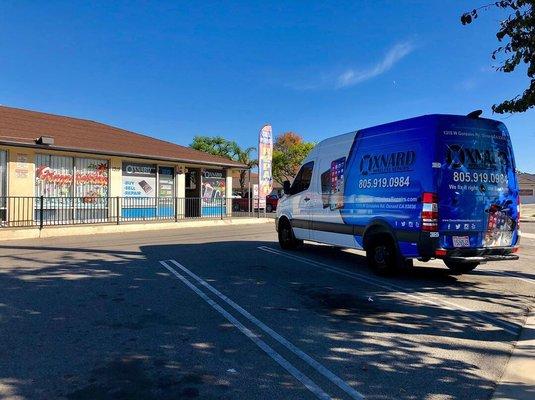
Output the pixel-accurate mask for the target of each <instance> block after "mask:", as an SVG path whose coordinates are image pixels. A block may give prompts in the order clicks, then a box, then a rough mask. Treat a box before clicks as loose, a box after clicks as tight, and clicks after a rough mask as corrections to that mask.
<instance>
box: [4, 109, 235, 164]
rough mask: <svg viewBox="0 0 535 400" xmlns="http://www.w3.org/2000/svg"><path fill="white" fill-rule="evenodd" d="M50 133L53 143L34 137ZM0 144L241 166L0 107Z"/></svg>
mask: <svg viewBox="0 0 535 400" xmlns="http://www.w3.org/2000/svg"><path fill="white" fill-rule="evenodd" d="M41 136H51V137H53V138H54V144H53V145H50V146H43V145H38V144H36V142H35V140H36V139H37V138H39V137H41ZM0 144H5V145H21V146H29V147H34V148H46V149H49V150H65V151H77V152H84V153H92V154H105V155H117V156H124V157H135V158H147V159H155V160H165V161H173V162H187V163H193V164H207V165H218V166H225V167H236V168H245V165H243V164H241V163H238V162H235V161H232V160H229V159H227V158H224V157H219V156H213V155H211V154H208V153H204V152H202V151H197V150H193V149H191V148H189V147H185V146H180V145H177V144H174V143H171V142H166V141H164V140H160V139H155V138H152V137H149V136H145V135H141V134H139V133H134V132H130V131H127V130H124V129H120V128H116V127H113V126H110V125H105V124H102V123H99V122H94V121H90V120H85V119H79V118H72V117H64V116H61V115H53V114H46V113H41V112H36V111H30V110H23V109H18V108H11V107H5V106H0Z"/></svg>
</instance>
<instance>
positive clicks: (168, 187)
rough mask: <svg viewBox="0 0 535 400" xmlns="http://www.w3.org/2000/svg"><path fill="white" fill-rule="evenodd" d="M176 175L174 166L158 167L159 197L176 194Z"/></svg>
mask: <svg viewBox="0 0 535 400" xmlns="http://www.w3.org/2000/svg"><path fill="white" fill-rule="evenodd" d="M174 175H175V169H174V168H173V167H160V168H158V196H159V197H173V196H174V182H175V181H174Z"/></svg>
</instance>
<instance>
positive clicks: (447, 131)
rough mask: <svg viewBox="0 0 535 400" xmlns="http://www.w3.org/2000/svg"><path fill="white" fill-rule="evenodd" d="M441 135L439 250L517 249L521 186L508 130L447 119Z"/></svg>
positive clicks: (486, 123)
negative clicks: (519, 186)
mask: <svg viewBox="0 0 535 400" xmlns="http://www.w3.org/2000/svg"><path fill="white" fill-rule="evenodd" d="M437 134H438V136H439V140H437V143H438V146H437V152H438V154H437V157H436V159H437V160H440V163H437V165H435V166H436V167H440V173H438V177H437V182H438V198H439V204H438V214H439V231H440V233H441V235H440V241H441V246H442V247H443V248H446V249H452V248H472V249H473V248H489V247H509V246H513V245H514V244H515V243H516V240H517V237H516V231H517V228H516V227H517V223H518V207H517V206H518V187H517V182H516V176H515V164H514V157H513V151H512V147H511V142H510V139H509V134H508V132H507V129H506V128H505V126H504V125H503V124H502V123H500V122H497V121H493V120H488V119H477V118H476V119H472V118H468V117H457V116H444V119H443V120H442V122H441V123H439V125H438V133H437Z"/></svg>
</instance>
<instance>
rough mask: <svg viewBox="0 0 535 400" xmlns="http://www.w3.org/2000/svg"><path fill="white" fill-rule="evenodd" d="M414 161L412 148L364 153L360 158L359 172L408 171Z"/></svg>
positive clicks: (364, 173)
mask: <svg viewBox="0 0 535 400" xmlns="http://www.w3.org/2000/svg"><path fill="white" fill-rule="evenodd" d="M415 161H416V152H415V151H414V150H408V151H398V152H394V153H389V154H365V155H363V156H362V159H361V160H360V173H361V174H362V175H368V174H382V173H387V172H402V171H410V170H411V169H412V166H413V165H414V163H415Z"/></svg>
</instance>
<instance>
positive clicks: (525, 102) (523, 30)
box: [461, 0, 535, 114]
mask: <svg viewBox="0 0 535 400" xmlns="http://www.w3.org/2000/svg"><path fill="white" fill-rule="evenodd" d="M491 7H497V8H500V9H502V10H506V11H508V12H509V13H510V14H509V16H508V17H507V18H506V19H504V20H502V21H500V28H499V30H498V33H496V38H497V39H498V41H499V42H500V46H499V47H498V48H497V49H496V50H494V52H493V53H492V59H493V60H496V59H497V58H498V57H499V56H502V58H501V61H500V65H499V66H497V67H496V70H497V71H502V72H506V73H509V72H513V71H514V70H515V69H516V68H517V67H518V66H519V65H520V64H526V66H527V75H528V78H529V79H530V85H529V86H528V88H527V89H526V90H525V91H524V93H522V94H519V95H517V96H516V97H514V98H512V99H511V100H505V101H502V102H501V103H500V104H494V105H493V106H492V111H494V112H496V113H499V114H503V113H516V112H524V111H526V110H528V109H530V108H532V107H534V106H535V0H500V1H496V2H494V3H491V4H487V5H484V6H482V7H479V8H476V9H473V10H472V11H469V12H466V13H464V14H463V15H462V16H461V23H462V24H463V25H467V24H470V23H472V21H474V20H475V19H476V18H477V17H478V15H479V12H480V11H481V10H487V9H489V8H491Z"/></svg>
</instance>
